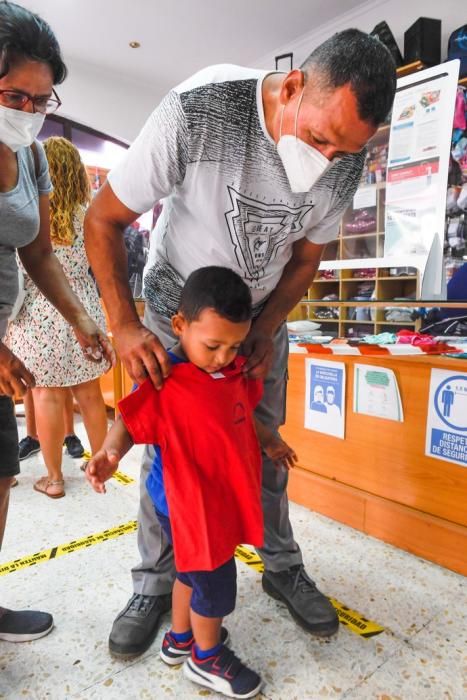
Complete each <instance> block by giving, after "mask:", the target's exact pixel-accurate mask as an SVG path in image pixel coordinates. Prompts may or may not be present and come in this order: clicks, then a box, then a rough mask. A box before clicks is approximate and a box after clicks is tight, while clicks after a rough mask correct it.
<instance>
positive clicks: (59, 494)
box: [34, 476, 65, 498]
mask: <svg viewBox="0 0 467 700" xmlns="http://www.w3.org/2000/svg"><path fill="white" fill-rule="evenodd" d="M64 484H65V482H64V481H63V479H58V480H56V481H53V480H52V479H49V477H48V476H43V477H41V478H40V479H39V481H36V483H35V484H34V490H35V491H38V492H39V493H43V494H44V495H45V496H48V497H49V498H63V496H64V495H65V489H64V488H63V486H64ZM57 487H60V490H59V491H55V493H53V492H52V493H51V492H50V490H51V489H52V491H53V489H57Z"/></svg>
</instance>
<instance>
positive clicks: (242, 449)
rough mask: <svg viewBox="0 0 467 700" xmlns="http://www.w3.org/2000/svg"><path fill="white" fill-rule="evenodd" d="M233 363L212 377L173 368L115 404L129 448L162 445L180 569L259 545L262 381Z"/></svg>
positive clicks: (212, 565) (215, 562) (205, 567)
mask: <svg viewBox="0 0 467 700" xmlns="http://www.w3.org/2000/svg"><path fill="white" fill-rule="evenodd" d="M244 362H245V358H240V357H237V358H236V359H235V361H234V362H233V363H232V364H231V365H229V367H227V368H224V369H223V370H222V372H220V373H219V372H218V373H216V375H211V374H208V373H207V372H204V371H203V370H200V369H199V368H198V367H196V366H195V365H193V364H191V363H190V362H185V363H180V364H177V365H174V366H173V367H172V373H171V375H170V376H169V377H168V379H166V380H165V382H164V386H163V388H162V389H161V390H160V391H157V390H156V389H154V387H153V385H152V383H151V381H150V380H149V379H147V380H146V381H145V382H144V384H142V385H141V386H140V387H139V388H138V389H137V390H136V391H135V392H133V393H132V394H130V395H129V396H127V397H126V398H125V399H123V400H122V401H120V402H119V408H120V411H121V414H122V418H123V421H124V423H125V425H126V428H127V430H128V432H129V433H130V435H131V437H132V439H133V442H135V443H139V444H155V445H159V446H160V449H161V455H162V464H163V474H164V484H165V490H166V495H167V503H168V507H169V515H170V523H171V528H172V536H173V543H174V552H175V565H176V568H177V570H178V571H212V570H213V569H216V568H217V567H219V566H221V565H222V564H224V563H225V562H226V561H227V560H228V559H230V557H232V556H233V554H234V551H235V548H236V547H237V545H239V544H241V543H248V544H251V545H254V546H261V545H262V544H263V539H264V532H263V513H262V507H261V451H260V447H259V444H258V439H257V437H256V432H255V428H254V423H253V409H254V408H255V407H256V405H257V404H258V402H259V400H260V398H261V394H262V382H260V381H258V380H253V379H249V378H248V377H247V376H246V375H245V374H244V373H243V372H242V371H241V367H242V365H243V364H244Z"/></svg>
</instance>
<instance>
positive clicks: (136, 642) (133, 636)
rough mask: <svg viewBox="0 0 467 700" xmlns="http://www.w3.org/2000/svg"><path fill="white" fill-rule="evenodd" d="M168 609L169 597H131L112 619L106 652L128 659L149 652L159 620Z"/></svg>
mask: <svg viewBox="0 0 467 700" xmlns="http://www.w3.org/2000/svg"><path fill="white" fill-rule="evenodd" d="M171 607H172V594H171V593H169V594H168V595H140V594H139V593H134V594H133V595H132V596H131V598H130V600H129V601H128V603H127V605H126V606H125V607H124V608H123V610H122V611H121V612H119V614H118V615H117V617H116V618H115V622H114V623H113V626H112V631H111V632H110V637H109V651H110V653H111V654H112V655H113V656H116V657H118V658H124V659H130V658H133V657H135V656H139V655H140V654H143V653H144V652H145V651H146V649H149V647H150V646H151V644H152V643H153V641H154V638H155V636H156V634H157V633H158V631H159V627H160V624H161V617H162V615H163V614H164V613H166V612H168V611H169V610H170V609H171Z"/></svg>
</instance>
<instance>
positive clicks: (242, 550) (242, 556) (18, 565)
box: [0, 520, 384, 638]
mask: <svg viewBox="0 0 467 700" xmlns="http://www.w3.org/2000/svg"><path fill="white" fill-rule="evenodd" d="M137 527H138V523H137V521H136V520H130V522H128V523H123V524H122V525H117V526H116V527H112V528H109V529H108V530H104V531H103V532H98V533H97V534H95V535H88V536H87V537H81V538H80V539H78V540H72V541H71V542H68V544H62V545H58V546H57V547H52V548H51V549H43V550H42V551H40V552H36V553H35V554H30V555H29V556H26V557H21V558H20V559H14V560H13V561H10V562H7V563H6V564H0V576H6V574H11V573H13V572H14V571H19V570H20V569H26V568H28V567H29V566H35V565H36V564H43V563H44V562H46V561H50V560H51V559H57V558H58V557H62V556H64V555H65V554H71V553H72V552H78V551H79V550H80V549H86V548H87V547H92V546H93V545H95V544H98V543H99V542H106V541H107V540H112V539H115V538H116V537H121V536H122V535H127V534H128V533H130V532H135V530H136V529H137ZM235 557H236V558H237V559H238V560H239V561H241V562H243V563H244V564H246V565H247V566H249V567H251V568H252V569H254V570H255V571H258V572H259V573H262V572H263V571H264V565H263V562H262V561H261V559H260V558H259V556H258V555H257V554H256V552H255V551H254V550H252V549H250V548H249V547H245V546H244V545H240V546H238V547H237V548H236V550H235ZM329 600H330V602H331V603H332V605H333V606H334V608H335V610H336V612H337V615H338V617H339V622H340V623H341V624H343V625H345V626H346V627H347V628H348V629H349V630H350V631H351V632H354V633H355V634H358V635H359V636H360V637H366V638H368V637H374V636H375V635H377V634H380V633H381V632H384V627H381V625H378V624H377V623H376V622H373V621H372V620H368V619H367V618H366V617H364V616H363V615H362V614H361V613H359V612H357V611H356V610H352V609H351V608H348V607H347V606H346V605H343V604H342V603H340V602H339V601H338V600H336V599H335V598H329Z"/></svg>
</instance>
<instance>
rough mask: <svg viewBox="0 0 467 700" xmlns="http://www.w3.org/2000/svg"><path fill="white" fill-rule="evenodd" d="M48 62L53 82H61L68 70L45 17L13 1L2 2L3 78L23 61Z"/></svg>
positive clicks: (0, 71)
mask: <svg viewBox="0 0 467 700" xmlns="http://www.w3.org/2000/svg"><path fill="white" fill-rule="evenodd" d="M25 59H26V60H30V61H40V62H41V63H47V64H48V65H49V66H50V68H51V70H52V75H53V83H54V85H57V84H59V83H62V82H63V81H64V80H65V78H66V75H67V69H66V66H65V64H64V62H63V59H62V54H61V51H60V46H59V44H58V41H57V39H56V38H55V34H54V33H53V31H52V30H51V28H50V27H49V25H48V24H47V22H46V21H45V20H43V19H42V17H39V16H38V15H35V14H33V13H32V12H30V11H29V10H26V8H24V7H21V6H20V5H16V3H13V2H6V0H5V1H3V2H0V78H3V77H4V76H5V75H7V73H8V72H9V71H10V69H11V68H12V67H13V66H14V65H15V63H17V62H18V61H21V60H25Z"/></svg>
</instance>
